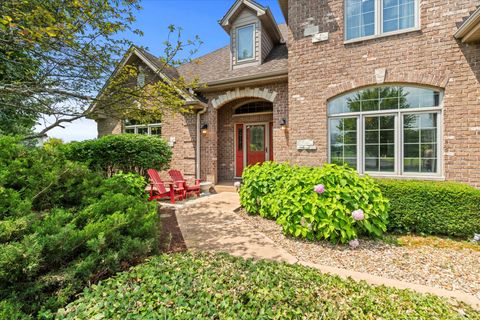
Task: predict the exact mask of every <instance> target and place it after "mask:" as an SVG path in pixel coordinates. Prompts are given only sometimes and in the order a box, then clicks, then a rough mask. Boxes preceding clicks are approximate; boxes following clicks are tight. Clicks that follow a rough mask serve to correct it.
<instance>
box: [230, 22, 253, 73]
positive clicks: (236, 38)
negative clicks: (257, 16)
mask: <svg viewBox="0 0 480 320" xmlns="http://www.w3.org/2000/svg"><path fill="white" fill-rule="evenodd" d="M249 27H253V31H252V40H253V42H252V53H253V55H252V58H248V59H241V60H240V59H239V57H238V48H239V47H240V46H239V37H238V33H239V31H240V30H242V29H246V28H249ZM256 28H257V24H256V23H250V24H247V25H244V26H241V27H237V28H236V30H235V57H236V62H237V64H239V63H245V62H250V61H255V60H256V59H257V57H256V55H257V54H256V51H257V50H256V49H257V48H256V41H255V40H256V33H257V30H256Z"/></svg>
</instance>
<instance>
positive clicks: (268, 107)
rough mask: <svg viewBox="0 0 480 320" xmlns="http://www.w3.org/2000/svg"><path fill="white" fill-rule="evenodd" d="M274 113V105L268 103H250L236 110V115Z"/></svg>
mask: <svg viewBox="0 0 480 320" xmlns="http://www.w3.org/2000/svg"><path fill="white" fill-rule="evenodd" d="M266 112H273V104H272V103H271V102H267V101H255V102H248V103H246V104H243V105H241V106H239V107H237V108H235V111H234V114H248V113H266Z"/></svg>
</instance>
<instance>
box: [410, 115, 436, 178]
mask: <svg viewBox="0 0 480 320" xmlns="http://www.w3.org/2000/svg"><path fill="white" fill-rule="evenodd" d="M403 129H404V139H403V140H404V146H403V154H404V159H403V169H404V171H405V172H424V173H435V172H437V159H438V150H437V145H438V141H437V114H436V113H422V114H407V115H404V117H403Z"/></svg>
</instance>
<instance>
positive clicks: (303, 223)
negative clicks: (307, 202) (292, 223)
mask: <svg viewBox="0 0 480 320" xmlns="http://www.w3.org/2000/svg"><path fill="white" fill-rule="evenodd" d="M306 223H307V222H306V221H305V218H304V217H302V219H300V225H301V226H302V227H305V224H306Z"/></svg>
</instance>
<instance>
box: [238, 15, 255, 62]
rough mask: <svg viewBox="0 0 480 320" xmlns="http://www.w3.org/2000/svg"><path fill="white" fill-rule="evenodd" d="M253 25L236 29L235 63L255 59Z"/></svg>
mask: <svg viewBox="0 0 480 320" xmlns="http://www.w3.org/2000/svg"><path fill="white" fill-rule="evenodd" d="M254 44H255V24H251V25H248V26H244V27H240V28H237V61H238V62H241V61H247V60H253V59H255V48H254Z"/></svg>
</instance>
